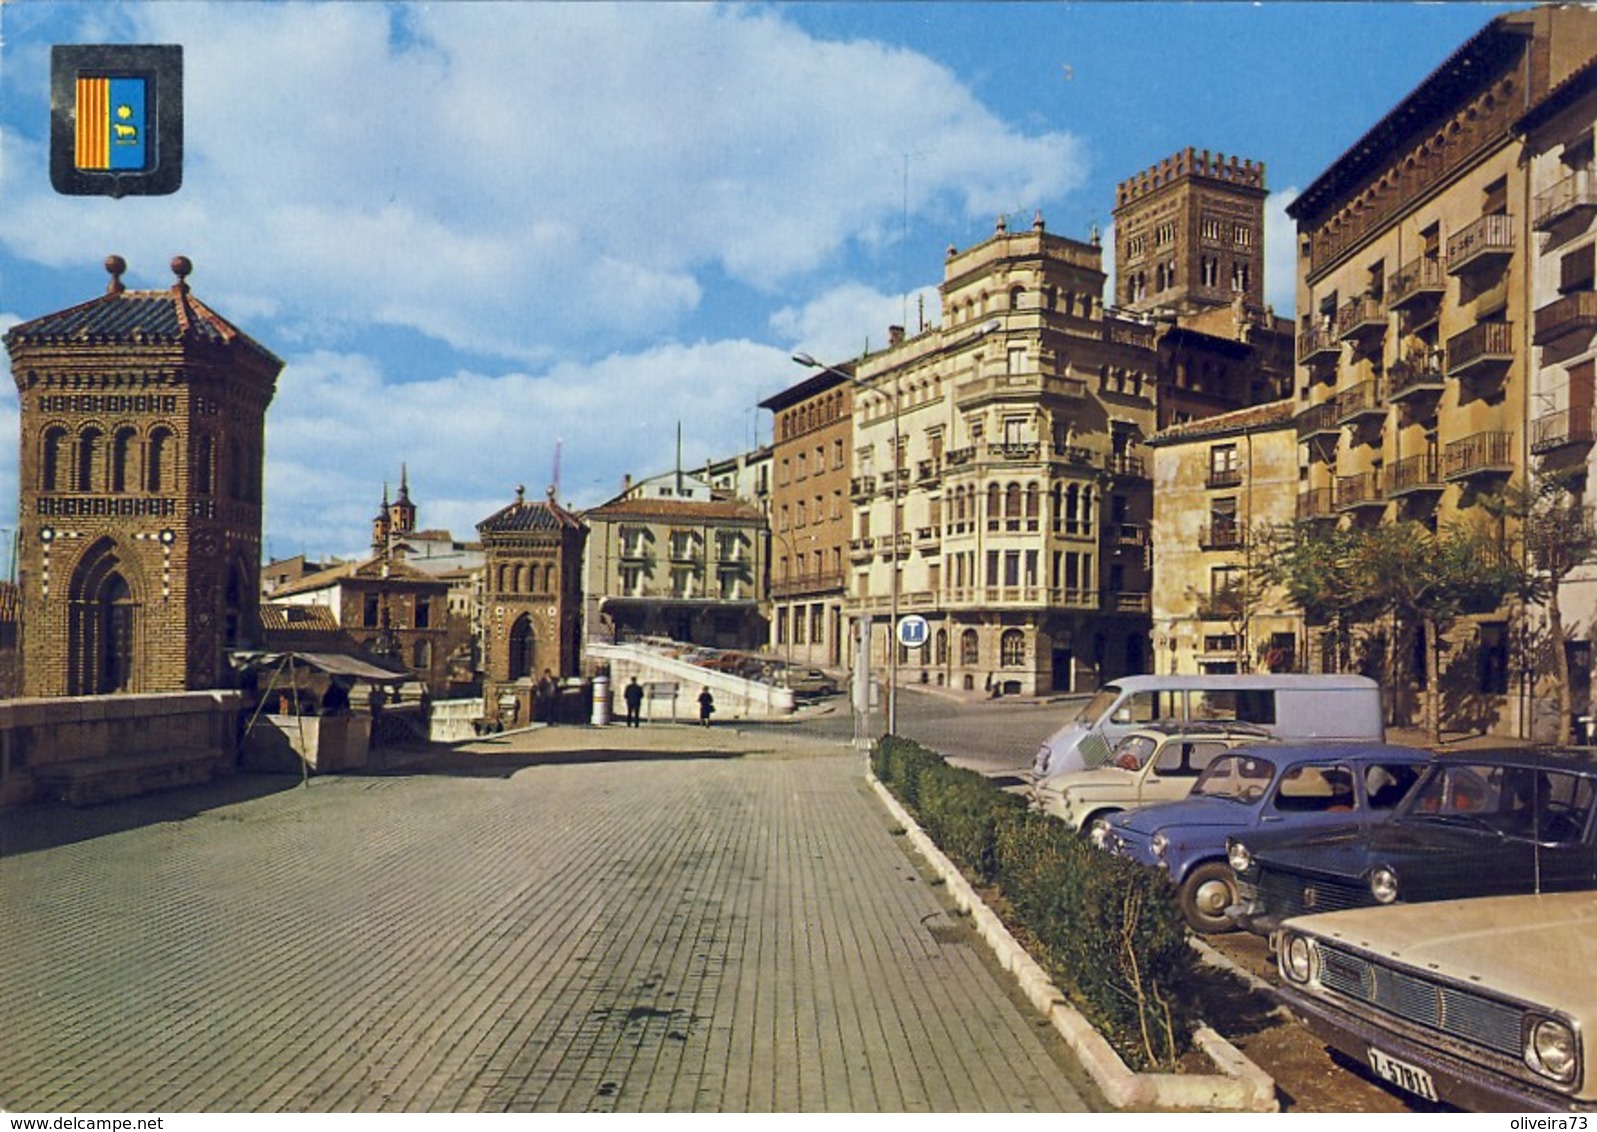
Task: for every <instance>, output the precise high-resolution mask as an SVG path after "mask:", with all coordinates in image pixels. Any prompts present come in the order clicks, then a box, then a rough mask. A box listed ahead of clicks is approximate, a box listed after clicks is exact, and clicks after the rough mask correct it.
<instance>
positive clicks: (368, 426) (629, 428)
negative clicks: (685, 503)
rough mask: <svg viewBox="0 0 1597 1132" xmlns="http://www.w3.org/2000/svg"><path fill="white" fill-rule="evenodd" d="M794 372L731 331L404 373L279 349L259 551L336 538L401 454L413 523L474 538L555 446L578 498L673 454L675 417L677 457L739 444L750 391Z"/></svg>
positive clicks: (393, 478)
mask: <svg viewBox="0 0 1597 1132" xmlns="http://www.w3.org/2000/svg"><path fill="white" fill-rule="evenodd" d="M797 371H798V367H797V366H795V365H794V364H793V362H792V361H791V360H790V359H789V358H788V356H787V355H786V354H785V353H784V352H782V351H780V350H777V349H773V348H771V347H768V346H762V345H759V344H756V343H752V342H745V341H728V342H713V343H701V344H696V345H681V344H672V345H667V346H661V347H658V348H655V349H651V350H646V351H644V352H641V353H638V354H631V355H623V354H616V355H612V356H611V357H608V358H605V359H602V360H600V361H598V362H595V363H592V364H581V363H573V362H568V363H562V364H558V365H555V366H553V367H551V368H550V369H548V370H546V371H544V372H541V373H538V374H529V373H525V372H509V373H503V374H496V375H489V374H484V373H475V372H459V373H454V374H450V375H448V376H446V377H440V378H436V379H433V380H427V381H414V382H407V383H404V384H393V383H391V382H390V381H389V380H388V378H389V375H387V374H385V373H384V372H383V371H382V368H381V367H380V365H379V364H378V363H377V362H375V361H374V360H373V359H371V358H368V357H364V356H361V355H353V354H337V353H332V352H327V351H321V352H314V353H309V354H306V355H303V356H297V357H294V358H292V359H290V360H289V362H288V365H287V366H286V367H285V369H284V371H283V374H282V376H281V377H280V378H279V381H278V392H277V396H276V398H275V399H274V400H273V402H272V405H271V408H270V410H269V411H268V413H267V467H266V475H267V482H266V500H267V515H266V525H267V529H268V532H269V535H270V536H273V537H275V539H276V541H275V542H274V545H273V546H272V548H271V550H272V553H273V554H275V555H278V556H286V555H289V554H293V553H297V552H299V551H300V550H306V551H307V552H308V553H310V554H312V555H315V554H320V553H328V552H334V553H336V552H340V551H347V550H348V549H349V546H350V544H351V542H352V541H356V540H358V539H359V536H360V535H361V533H363V532H365V531H366V530H367V529H368V524H369V522H370V520H371V518H372V516H373V515H374V514H376V512H377V509H378V504H379V503H380V502H381V498H382V485H383V483H384V481H387V482H388V483H389V484H390V485H391V486H394V487H397V485H398V479H399V472H400V466H401V464H404V465H407V466H408V468H409V473H410V483H411V493H412V497H413V498H414V499H415V501H416V503H417V506H418V508H419V509H420V516H419V519H420V522H421V523H422V525H423V526H426V527H442V528H447V529H449V530H451V531H452V532H453V533H454V534H455V537H457V538H473V537H475V533H474V532H475V526H476V524H477V523H478V522H479V521H481V520H482V519H484V518H486V517H487V516H488V515H490V514H492V513H493V512H494V511H495V510H497V509H498V508H499V507H502V506H504V505H505V504H506V503H508V502H510V500H511V499H512V498H513V497H514V492H515V488H516V486H517V485H525V486H526V488H527V489H528V491H529V492H531V493H534V494H541V493H542V492H543V491H544V490H545V488H546V487H547V486H548V485H549V482H550V480H551V479H552V476H553V470H554V458H555V446H556V444H557V443H559V445H560V467H561V482H560V488H561V491H560V495H561V498H562V500H564V501H568V502H570V503H573V504H574V505H576V506H579V507H587V506H592V505H594V504H597V503H600V502H603V501H604V500H605V499H607V498H609V497H610V496H612V495H614V494H615V493H616V492H617V491H618V490H619V489H620V477H621V474H622V472H631V473H632V474H633V475H634V476H639V477H641V476H643V475H647V474H653V473H655V472H658V471H661V470H663V469H666V468H670V467H672V466H673V465H674V463H675V460H676V444H677V428H678V425H680V426H681V429H682V455H683V460H684V464H685V466H688V467H697V466H701V465H702V464H703V463H704V462H705V460H707V459H715V458H720V457H722V456H728V455H731V454H733V453H735V452H738V451H743V450H746V449H747V448H750V447H752V446H753V443H754V438H753V435H752V434H753V431H754V430H755V428H758V429H759V431H760V435H761V437H762V438H765V439H769V414H768V413H766V412H765V411H764V410H760V409H757V408H756V406H757V403H758V401H759V400H760V399H761V398H762V397H763V396H766V395H768V394H769V393H770V392H772V391H773V390H776V389H779V388H782V386H783V385H784V384H791V383H792V382H793V381H796V380H799V378H800V377H801V376H802V374H800V373H799V372H797ZM334 453H336V454H337V455H336V456H330V454H334ZM615 469H619V471H616V470H615ZM278 543H284V545H278Z"/></svg>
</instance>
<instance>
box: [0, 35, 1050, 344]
mask: <svg viewBox="0 0 1597 1132" xmlns="http://www.w3.org/2000/svg"><path fill="white" fill-rule="evenodd" d="M123 12H124V13H125V15H126V17H127V18H128V19H130V20H131V21H132V22H133V24H134V27H133V29H132V34H133V35H134V37H135V38H136V39H143V40H144V41H147V42H157V43H164V42H182V43H183V44H184V69H185V75H184V81H185V127H184V128H185V153H186V168H185V181H184V189H183V192H182V193H180V194H177V195H176V196H174V197H171V198H150V199H146V200H143V201H128V200H123V201H94V202H85V201H84V200H83V199H82V198H74V199H67V198H61V197H57V196H55V195H54V194H53V193H50V192H49V191H48V190H47V189H46V188H45V187H43V186H35V187H34V190H35V191H32V192H22V191H17V192H13V193H11V194H10V196H11V198H12V199H11V200H10V201H9V202H8V208H7V209H6V211H5V215H4V216H0V240H4V242H5V243H7V244H8V245H10V247H11V248H12V249H13V250H14V251H15V252H16V253H18V254H20V255H22V256H24V257H26V258H28V259H32V260H34V261H36V262H42V263H46V264H52V265H60V264H64V263H68V262H83V261H84V259H85V257H93V259H92V260H91V262H92V261H93V260H97V259H98V258H99V257H100V256H103V255H104V254H105V252H106V251H107V250H111V249H112V248H115V249H116V250H118V251H120V252H121V253H122V254H124V255H125V256H127V258H128V259H129V261H130V263H133V264H135V266H136V270H146V271H152V270H155V269H156V268H158V267H159V265H162V264H164V263H165V262H166V260H167V259H168V258H169V257H170V256H171V255H172V254H173V253H174V252H176V251H183V252H185V253H187V254H190V255H191V256H192V257H193V258H194V259H195V261H196V264H197V265H198V267H197V272H196V275H197V276H198V275H199V271H200V270H203V271H204V272H205V273H206V275H208V276H212V277H214V278H219V279H220V278H226V279H228V280H230V281H239V280H246V281H247V282H246V283H238V282H233V283H232V284H231V285H233V286H234V287H236V288H238V289H239V290H240V291H245V290H247V291H249V292H250V294H241V295H240V296H239V299H240V303H239V306H240V309H259V308H261V307H262V306H270V307H273V308H275V309H277V310H279V311H280V312H281V315H282V317H283V318H285V319H290V320H293V319H302V320H314V321H315V322H316V323H317V324H318V325H321V326H331V327H336V326H337V325H339V324H340V323H344V322H347V323H351V324H358V323H365V322H368V321H371V320H375V321H377V322H379V323H388V324H395V325H403V326H408V327H414V328H415V329H417V330H420V331H421V332H423V333H425V334H428V335H430V336H433V337H435V338H438V339H440V340H442V341H444V342H447V343H449V344H450V345H452V346H455V347H457V348H461V349H467V350H471V351H474V352H476V353H478V354H479V355H482V354H491V355H497V356H502V357H506V358H512V359H516V360H519V361H521V362H523V363H530V364H538V363H540V362H541V361H544V360H546V359H547V358H548V357H549V356H550V353H549V351H550V349H551V348H560V347H565V348H570V347H573V346H577V347H579V348H580V346H581V345H582V344H583V343H585V342H587V341H589V340H590V336H591V335H593V334H594V333H596V332H599V331H602V332H603V333H604V334H605V336H606V337H607V339H608V340H610V341H627V342H631V343H635V344H642V343H648V342H652V341H656V340H658V338H659V337H661V336H662V335H664V334H669V333H670V332H671V331H672V329H673V328H674V327H675V326H677V325H679V324H680V322H681V320H682V319H684V318H685V317H687V316H689V315H691V314H692V313H693V312H694V311H695V310H696V309H697V307H698V304H699V303H700V302H701V300H702V297H703V283H702V282H701V280H700V276H701V275H702V274H703V273H704V272H705V271H706V270H707V269H714V270H717V271H720V272H723V273H725V274H726V275H727V276H729V277H730V278H732V279H734V280H736V281H739V282H741V283H742V284H744V285H746V286H750V287H753V288H755V289H757V290H763V291H769V290H771V289H774V288H778V287H781V286H783V285H784V284H787V283H789V282H791V281H792V280H794V279H795V278H797V277H799V276H802V275H803V274H804V273H807V272H809V271H812V270H814V269H816V268H817V267H819V266H820V265H822V264H824V263H826V262H827V261H828V260H829V259H831V258H832V257H835V256H836V255H838V254H839V252H840V251H843V250H845V249H846V248H847V247H848V246H849V245H850V244H851V243H854V242H859V243H863V244H871V243H878V242H883V241H887V240H892V239H896V238H897V236H898V232H899V223H898V221H899V218H900V215H901V212H902V209H903V208H904V206H905V204H906V203H907V204H908V206H909V207H910V208H911V209H912V210H913V211H914V212H915V213H916V214H917V215H926V216H932V217H939V216H954V217H959V218H961V219H968V218H969V217H972V216H978V215H979V216H987V215H991V214H993V213H994V212H996V211H998V210H1000V209H1002V208H1004V207H1008V206H1009V205H1011V204H1012V203H1013V202H1014V201H1016V200H1042V199H1049V198H1056V197H1058V196H1059V195H1060V194H1062V193H1064V192H1066V191H1068V190H1069V189H1070V188H1071V187H1073V186H1074V185H1076V184H1077V183H1079V178H1080V166H1079V162H1078V160H1077V149H1078V147H1077V143H1076V142H1075V141H1074V139H1072V138H1071V137H1070V136H1068V135H1065V134H1062V133H1046V134H1041V135H1036V136H1028V135H1025V134H1023V133H1021V132H1019V131H1017V130H1016V129H1015V128H1013V127H1011V126H1010V125H1009V124H1008V123H1006V122H1004V121H1002V120H1000V119H998V118H997V117H996V116H995V115H994V114H993V113H992V112H991V111H989V110H987V109H986V108H985V107H984V106H983V105H982V104H981V103H980V102H978V101H977V100H976V98H975V97H974V96H973V95H972V94H971V92H970V91H969V90H968V88H967V87H966V86H965V85H963V84H962V83H961V82H960V81H959V79H958V78H957V76H955V75H953V74H952V73H950V72H949V71H947V70H946V69H945V68H943V67H941V66H940V65H938V64H936V63H934V62H932V61H930V60H928V59H927V58H925V57H923V56H920V55H917V54H915V53H913V52H909V51H905V50H901V49H897V48H892V47H888V46H884V45H882V44H878V43H873V42H867V41H856V42H847V43H843V42H821V41H816V40H812V39H810V38H809V37H808V36H807V35H806V34H805V33H804V32H802V31H800V30H799V29H797V28H796V27H794V26H793V25H791V24H789V23H786V22H784V21H783V20H782V19H781V18H780V17H779V16H778V15H775V14H772V13H769V12H764V11H759V10H749V9H744V8H739V7H719V6H710V5H675V4H672V5H655V4H627V5H619V6H608V5H599V4H577V5H563V4H480V5H478V4H447V5H444V4H439V5H414V6H406V7H403V8H402V9H394V8H391V7H388V6H378V5H366V4H331V5H298V4H295V5H264V4H262V5H254V4H220V5H199V4H184V5H176V6H169V5H159V4H149V5H135V6H130V7H128V8H125V9H123ZM91 18H92V17H91ZM928 138H934V139H936V140H935V142H933V143H932V144H931V145H930V146H929V147H928V145H927V143H926V141H925V139H928ZM6 145H7V147H8V148H15V147H18V146H22V147H26V148H28V149H30V150H31V156H32V158H33V159H35V160H33V161H32V163H31V165H28V164H25V165H23V166H21V167H32V168H40V167H42V165H41V163H40V162H39V161H38V160H36V159H37V158H38V157H39V152H40V149H41V147H42V138H40V137H33V138H30V139H26V140H22V139H17V138H14V137H12V136H10V135H8V136H7V138H6ZM911 149H913V150H915V151H916V165H915V177H914V179H913V182H912V184H911V186H910V187H911V190H912V196H911V197H910V199H908V200H907V201H906V200H905V197H904V187H903V184H902V181H901V173H900V165H901V161H902V156H901V155H902V154H903V153H904V152H906V151H909V150H911ZM6 156H7V157H9V156H10V155H9V154H7V155H6ZM179 245H181V246H179ZM139 265H144V266H142V267H141V266H139Z"/></svg>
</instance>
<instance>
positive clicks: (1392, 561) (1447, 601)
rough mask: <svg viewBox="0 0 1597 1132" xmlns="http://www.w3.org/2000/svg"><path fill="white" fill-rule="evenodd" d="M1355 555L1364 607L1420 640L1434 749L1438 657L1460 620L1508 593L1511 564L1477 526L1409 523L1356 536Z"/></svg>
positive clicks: (1513, 576) (1513, 575) (1438, 729)
mask: <svg viewBox="0 0 1597 1132" xmlns="http://www.w3.org/2000/svg"><path fill="white" fill-rule="evenodd" d="M1358 555H1359V558H1360V560H1361V565H1360V567H1359V570H1358V572H1359V573H1360V574H1361V575H1362V577H1363V580H1364V582H1365V584H1366V585H1367V586H1368V587H1369V590H1368V593H1369V597H1370V599H1371V600H1372V601H1374V602H1375V603H1377V604H1378V606H1379V607H1380V608H1381V609H1382V610H1385V611H1390V612H1391V613H1392V614H1394V615H1395V616H1396V617H1397V618H1398V619H1399V620H1402V621H1405V622H1407V623H1408V624H1411V625H1418V626H1419V628H1420V631H1421V633H1422V634H1423V638H1422V641H1423V645H1424V651H1425V686H1426V690H1427V693H1428V694H1427V695H1426V697H1425V728H1426V731H1427V733H1428V734H1429V735H1430V739H1431V742H1432V743H1433V744H1437V743H1440V742H1441V740H1442V723H1441V700H1442V694H1441V686H1440V684H1441V682H1440V679H1439V677H1440V673H1439V671H1438V663H1437V656H1438V653H1439V652H1440V650H1441V647H1442V643H1443V641H1444V639H1445V638H1446V635H1447V632H1448V630H1450V629H1451V628H1452V626H1453V624H1454V622H1456V621H1457V620H1458V618H1459V616H1460V615H1461V614H1463V613H1465V612H1467V611H1469V610H1486V609H1495V608H1497V607H1498V606H1499V605H1501V604H1502V603H1503V601H1504V599H1505V598H1507V597H1508V596H1509V595H1511V594H1512V593H1514V592H1515V589H1516V585H1517V582H1518V576H1517V572H1516V570H1515V568H1514V565H1513V563H1512V560H1511V558H1510V556H1508V555H1506V554H1505V553H1504V550H1503V545H1502V543H1501V541H1500V539H1499V538H1498V537H1497V536H1496V535H1495V534H1494V533H1493V532H1491V531H1487V530H1484V529H1482V528H1481V527H1480V526H1478V525H1473V524H1468V523H1462V522H1460V523H1454V524H1451V525H1449V526H1447V527H1445V528H1444V529H1443V530H1441V531H1432V530H1430V529H1429V528H1428V527H1426V526H1424V525H1423V524H1421V523H1416V522H1413V521H1412V520H1406V521H1404V522H1400V523H1388V524H1382V525H1381V526H1378V527H1371V528H1369V529H1368V530H1364V531H1361V532H1359V547H1358Z"/></svg>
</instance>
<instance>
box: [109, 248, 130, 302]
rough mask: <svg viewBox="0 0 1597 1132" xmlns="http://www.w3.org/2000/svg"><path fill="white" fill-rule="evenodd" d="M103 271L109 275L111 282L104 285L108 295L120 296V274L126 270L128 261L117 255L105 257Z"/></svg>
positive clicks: (121, 288)
mask: <svg viewBox="0 0 1597 1132" xmlns="http://www.w3.org/2000/svg"><path fill="white" fill-rule="evenodd" d="M105 269H106V271H108V272H110V273H111V282H109V283H107V284H106V285H105V291H106V294H108V295H120V294H121V293H122V291H123V286H122V273H123V272H124V271H126V270H127V269H128V261H127V260H125V259H123V258H122V257H121V256H119V255H108V256H106V257H105Z"/></svg>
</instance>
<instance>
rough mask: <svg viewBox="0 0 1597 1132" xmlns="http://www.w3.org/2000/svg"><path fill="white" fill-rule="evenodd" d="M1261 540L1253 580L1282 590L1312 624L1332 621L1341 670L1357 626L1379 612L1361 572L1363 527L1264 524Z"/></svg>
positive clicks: (1253, 560) (1252, 566)
mask: <svg viewBox="0 0 1597 1132" xmlns="http://www.w3.org/2000/svg"><path fill="white" fill-rule="evenodd" d="M1258 539H1259V549H1258V552H1257V553H1255V554H1254V555H1253V556H1252V557H1251V559H1250V562H1249V569H1250V573H1252V574H1253V575H1254V584H1255V585H1256V586H1257V587H1258V588H1259V589H1261V590H1263V589H1267V588H1270V587H1275V588H1276V589H1278V590H1279V591H1280V592H1281V593H1282V594H1283V595H1285V597H1286V600H1287V601H1288V602H1289V603H1290V604H1291V605H1293V606H1295V607H1297V608H1298V609H1301V610H1302V611H1303V614H1304V617H1305V618H1306V619H1307V620H1308V621H1310V622H1311V623H1314V624H1328V625H1331V626H1333V629H1332V632H1333V635H1334V637H1335V639H1336V642H1337V644H1336V653H1337V656H1336V666H1337V668H1338V669H1340V668H1341V667H1342V665H1343V659H1344V657H1345V656H1346V654H1347V651H1348V642H1349V640H1350V638H1351V636H1352V631H1353V626H1354V625H1355V624H1357V623H1358V622H1359V621H1361V620H1366V619H1368V617H1369V616H1371V615H1372V614H1373V612H1374V608H1373V606H1372V604H1371V602H1370V598H1369V587H1368V585H1367V584H1366V582H1365V580H1364V578H1363V577H1362V554H1361V546H1362V541H1363V539H1362V532H1360V531H1358V530H1357V529H1355V528H1351V527H1330V528H1326V527H1323V526H1315V525H1312V524H1284V525H1280V526H1276V527H1273V528H1268V529H1265V528H1261V529H1260V531H1259V534H1258Z"/></svg>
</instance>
